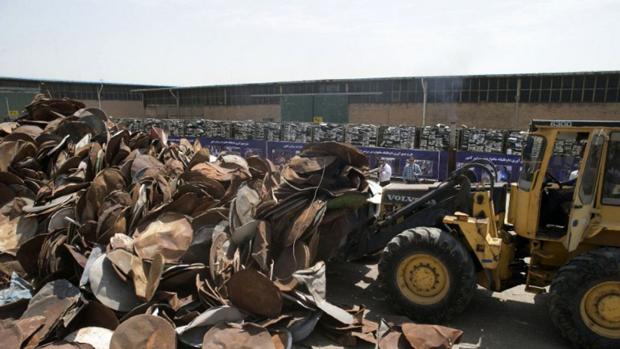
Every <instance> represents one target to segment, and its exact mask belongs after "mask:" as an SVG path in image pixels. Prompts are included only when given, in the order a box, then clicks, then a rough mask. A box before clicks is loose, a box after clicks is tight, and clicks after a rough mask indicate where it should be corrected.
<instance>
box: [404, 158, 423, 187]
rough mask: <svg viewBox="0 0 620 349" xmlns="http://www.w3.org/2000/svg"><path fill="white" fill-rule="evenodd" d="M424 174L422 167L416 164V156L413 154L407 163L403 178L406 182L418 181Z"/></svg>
mask: <svg viewBox="0 0 620 349" xmlns="http://www.w3.org/2000/svg"><path fill="white" fill-rule="evenodd" d="M421 175H422V168H421V167H420V165H418V164H416V162H415V158H414V157H413V156H412V157H410V158H409V159H407V164H406V165H405V168H404V169H403V179H404V180H405V182H406V183H417V182H418V180H419V177H420V176H421Z"/></svg>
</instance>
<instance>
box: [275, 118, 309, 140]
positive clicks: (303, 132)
mask: <svg viewBox="0 0 620 349" xmlns="http://www.w3.org/2000/svg"><path fill="white" fill-rule="evenodd" d="M311 125H312V124H310V123H308V122H283V123H282V128H281V130H282V131H281V140H282V141H284V142H298V143H307V142H310V141H311V140H312V128H311V127H310V126H311Z"/></svg>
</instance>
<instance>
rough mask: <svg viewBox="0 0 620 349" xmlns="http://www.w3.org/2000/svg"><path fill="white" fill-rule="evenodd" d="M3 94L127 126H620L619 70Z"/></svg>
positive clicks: (18, 83) (89, 87)
mask: <svg viewBox="0 0 620 349" xmlns="http://www.w3.org/2000/svg"><path fill="white" fill-rule="evenodd" d="M102 86H103V87H102ZM3 88H4V89H5V90H6V89H16V88H17V89H19V88H24V89H34V90H37V89H38V90H39V91H41V92H48V93H49V94H50V95H52V96H53V97H70V98H76V99H80V100H83V101H84V102H85V103H86V104H87V105H89V106H91V105H92V106H99V105H100V106H101V107H102V108H103V109H104V110H105V111H106V112H107V113H108V114H110V115H113V116H117V117H133V118H140V117H152V118H205V119H216V120H263V121H324V122H338V123H374V124H387V125H398V124H410V125H418V126H420V125H434V124H437V123H442V124H449V125H451V124H455V125H467V126H469V127H485V128H505V129H524V128H526V127H527V124H528V123H529V121H530V120H531V119H534V118H554V119H611V120H614V119H620V72H619V71H611V72H580V73H554V74H518V75H476V76H438V77H401V78H377V79H349V80H314V81H293V82H274V83H257V84H239V85H218V86H200V87H162V86H142V85H127V84H107V83H104V84H103V85H102V84H101V83H96V82H90V83H80V82H62V81H36V80H24V79H2V78H0V93H2V89H3ZM31 92H32V91H31ZM1 96H2V95H0V97H1ZM1 111H2V109H0V112H1Z"/></svg>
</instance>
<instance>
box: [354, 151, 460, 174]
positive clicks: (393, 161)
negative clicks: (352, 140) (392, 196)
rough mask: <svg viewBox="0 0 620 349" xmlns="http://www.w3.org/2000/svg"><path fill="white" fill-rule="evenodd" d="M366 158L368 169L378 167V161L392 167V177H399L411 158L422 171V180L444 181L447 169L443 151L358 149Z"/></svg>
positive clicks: (445, 153) (445, 156)
mask: <svg viewBox="0 0 620 349" xmlns="http://www.w3.org/2000/svg"><path fill="white" fill-rule="evenodd" d="M359 150H361V151H362V152H363V153H364V154H366V155H367V156H368V160H369V162H370V168H376V167H378V166H379V160H386V161H388V163H389V164H390V166H391V167H392V175H393V176H397V177H399V176H401V175H402V173H403V169H404V168H405V164H406V163H407V159H409V158H413V159H414V162H415V163H416V164H418V165H420V168H421V169H422V176H420V177H422V178H428V179H440V180H441V179H445V178H446V175H447V174H446V172H447V168H448V153H447V152H443V151H431V150H418V149H397V148H379V147H359Z"/></svg>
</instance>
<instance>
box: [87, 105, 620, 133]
mask: <svg viewBox="0 0 620 349" xmlns="http://www.w3.org/2000/svg"><path fill="white" fill-rule="evenodd" d="M94 103H95V104H94V105H96V101H94ZM103 103H104V104H103V107H104V109H105V110H106V112H108V113H110V114H111V115H117V114H118V115H120V113H112V112H109V111H108V107H107V104H106V103H114V105H115V106H117V107H120V105H119V103H135V102H107V101H104V102H103ZM139 103H140V104H139V105H140V108H139V109H140V113H139V112H138V110H136V106H134V105H132V108H131V111H127V112H126V113H125V114H128V113H130V112H135V114H134V115H130V116H133V117H141V116H142V115H145V116H146V117H160V118H177V117H183V118H197V117H200V118H206V119H214V120H268V119H272V120H274V121H279V120H280V118H281V115H280V106H279V105H278V104H268V105H264V104H260V105H243V106H195V107H181V108H180V110H179V115H180V116H177V110H176V106H174V105H150V106H148V107H147V109H146V110H145V111H144V110H142V106H141V102H139ZM110 110H111V109H110ZM128 115H129V114H128ZM534 118H538V119H607V120H620V103H579V104H570V103H549V104H547V103H545V104H542V103H522V104H519V107H518V110H517V108H516V105H515V104H514V103H429V104H428V105H427V109H426V124H427V125H434V124H437V123H443V124H452V123H455V124H456V125H457V126H459V125H467V126H469V127H474V126H475V127H484V128H497V129H526V128H527V126H528V124H529V122H530V120H531V119H534ZM349 121H350V122H352V123H374V124H387V125H390V124H391V125H397V124H411V125H422V104H421V103H413V104H349Z"/></svg>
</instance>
